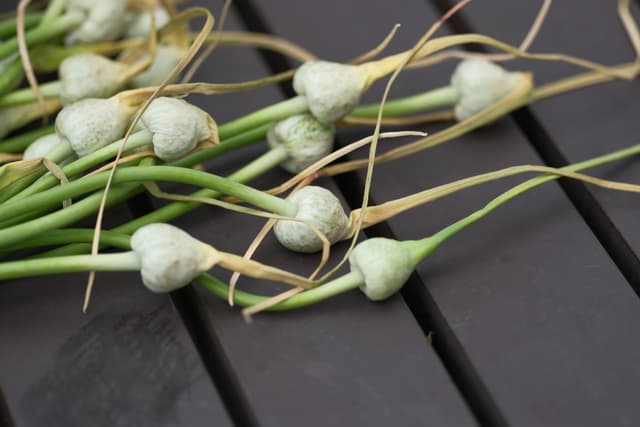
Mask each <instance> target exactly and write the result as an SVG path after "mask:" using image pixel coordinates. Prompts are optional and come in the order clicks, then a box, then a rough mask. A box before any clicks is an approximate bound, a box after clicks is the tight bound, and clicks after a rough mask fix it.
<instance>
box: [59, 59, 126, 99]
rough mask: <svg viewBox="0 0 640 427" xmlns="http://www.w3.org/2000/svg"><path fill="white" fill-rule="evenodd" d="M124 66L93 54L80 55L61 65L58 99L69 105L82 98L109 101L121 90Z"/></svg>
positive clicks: (66, 60)
mask: <svg viewBox="0 0 640 427" xmlns="http://www.w3.org/2000/svg"><path fill="white" fill-rule="evenodd" d="M126 70H127V66H126V65H124V64H121V63H119V62H115V61H112V60H110V59H108V58H106V57H104V56H101V55H96V54H94V53H80V54H77V55H73V56H70V57H68V58H66V59H65V60H64V61H62V63H61V64H60V68H59V75H60V85H61V86H60V98H61V99H62V102H63V103H64V104H65V105H66V104H71V103H72V102H76V101H79V100H81V99H85V98H108V97H110V96H111V95H114V94H116V93H117V92H118V90H119V89H120V88H121V87H122V86H123V83H124V82H123V78H122V75H123V73H125V72H126Z"/></svg>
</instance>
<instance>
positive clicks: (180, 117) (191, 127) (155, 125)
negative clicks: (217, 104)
mask: <svg viewBox="0 0 640 427" xmlns="http://www.w3.org/2000/svg"><path fill="white" fill-rule="evenodd" d="M212 122H213V120H212V119H211V117H210V116H209V115H208V114H207V113H206V112H204V111H202V110H201V109H199V108H198V107H196V106H195V105H192V104H189V103H188V102H186V101H183V100H182V99H177V98H168V97H160V98H156V99H154V100H153V101H152V102H151V104H150V105H149V108H147V110H146V111H145V112H144V113H143V114H142V117H141V118H140V127H141V128H143V129H148V130H149V131H151V133H153V151H154V152H155V153H156V156H158V157H159V158H160V159H162V160H166V161H172V160H177V159H179V158H181V157H183V156H184V155H185V154H187V153H189V152H190V151H191V150H193V149H194V148H195V147H196V145H197V144H198V143H199V142H200V141H204V140H207V139H209V138H211V137H212V126H214V127H215V124H213V123H212Z"/></svg>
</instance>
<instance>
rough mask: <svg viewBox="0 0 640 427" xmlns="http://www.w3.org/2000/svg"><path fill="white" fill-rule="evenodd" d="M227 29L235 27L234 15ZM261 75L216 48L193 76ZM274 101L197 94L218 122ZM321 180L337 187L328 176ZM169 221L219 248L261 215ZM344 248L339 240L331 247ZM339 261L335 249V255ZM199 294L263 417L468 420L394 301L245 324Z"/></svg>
mask: <svg viewBox="0 0 640 427" xmlns="http://www.w3.org/2000/svg"><path fill="white" fill-rule="evenodd" d="M227 27H228V28H238V22H237V19H236V15H235V14H234V13H232V14H231V15H230V17H229V20H228V25H227ZM215 64H223V66H216V65H215ZM256 73H257V74H258V75H256ZM266 74H268V70H267V69H266V67H265V66H264V64H263V63H262V61H261V59H260V58H259V56H258V55H257V53H256V52H250V51H244V50H240V49H238V48H224V47H220V48H219V49H218V50H217V51H216V52H215V53H214V55H213V56H212V58H211V61H210V62H208V63H207V65H206V66H205V67H204V69H203V70H202V72H200V73H199V75H198V76H197V77H196V78H195V79H196V80H198V79H205V78H206V79H207V80H209V81H241V80H246V79H249V78H256V77H258V76H259V75H266ZM194 99H195V98H194ZM280 99H282V96H281V95H280V94H279V92H278V90H277V88H267V89H263V90H260V91H256V92H247V93H243V94H237V95H234V96H232V97H228V100H225V101H224V102H223V101H222V100H221V99H219V98H217V97H209V98H206V99H204V98H200V99H197V102H198V103H199V104H200V105H201V106H203V107H204V108H206V109H207V110H208V111H210V112H211V113H212V114H213V115H214V117H216V119H220V121H223V119H221V117H222V113H223V112H224V113H226V114H227V115H229V114H230V115H231V117H235V116H238V115H241V114H243V113H244V112H246V111H250V110H251V109H254V108H256V107H258V106H264V105H267V104H270V103H273V102H277V101H278V100H280ZM218 113H220V115H217V114H218ZM225 118H226V117H225ZM264 150H265V146H264V144H260V145H259V146H257V147H251V148H249V149H245V150H242V152H241V153H238V154H236V155H233V156H229V157H227V156H225V157H224V158H222V159H219V160H217V161H212V162H209V163H208V169H209V170H212V171H216V172H218V173H227V172H230V171H232V170H234V169H235V168H237V167H240V166H241V165H242V164H243V163H245V162H246V160H247V158H251V157H255V156H256V155H258V154H259V153H261V152H263V151H264ZM285 178H286V175H285V174H284V173H283V172H280V171H274V172H272V173H269V174H267V175H266V176H265V177H264V178H262V179H260V180H257V181H256V185H257V186H258V187H261V188H266V187H268V186H269V185H272V184H274V183H279V182H281V181H283V180H284V179H285ZM325 184H326V185H328V186H329V187H330V188H332V189H333V190H335V186H334V185H333V184H332V183H331V182H325ZM174 223H175V224H177V225H179V226H183V227H185V228H186V229H188V230H189V231H190V232H192V233H193V234H194V235H196V236H198V237H199V238H202V239H203V240H206V241H208V242H210V243H211V244H213V245H215V246H216V247H217V248H219V249H222V250H229V251H233V252H235V253H242V251H243V250H244V249H245V248H246V246H247V245H248V243H249V242H250V240H251V238H252V237H253V236H254V235H255V233H256V232H257V231H258V230H259V227H260V225H261V224H262V221H261V220H260V221H259V220H256V219H253V218H245V217H242V216H240V215H237V214H228V213H221V212H220V211H219V210H216V209H213V208H206V207H203V208H200V209H198V210H197V211H194V212H192V213H191V214H189V215H186V216H184V217H182V218H180V219H178V220H176V221H174ZM263 248H264V249H263V250H261V251H260V252H259V253H258V255H257V258H258V259H260V260H262V261H264V262H267V263H270V264H275V265H279V266H283V267H285V268H291V269H292V270H294V271H297V272H306V273H308V272H310V271H311V270H312V269H313V267H314V265H315V263H317V261H318V258H317V256H292V254H291V253H289V252H286V251H285V250H284V249H282V248H281V247H279V246H278V244H277V243H276V242H275V241H274V240H273V239H271V238H270V239H268V240H267V241H266V242H265V243H264V245H263ZM344 249H345V246H344V245H341V246H339V247H337V248H336V250H335V254H336V255H339V254H340V253H342V251H344ZM336 260H337V258H336V256H334V257H333V258H332V262H333V263H335V262H336ZM216 274H217V275H220V277H223V278H226V277H228V276H226V275H224V274H223V273H222V272H220V271H217V272H216ZM241 286H242V288H245V289H252V290H254V291H256V292H261V293H268V292H270V289H281V290H282V289H284V288H282V287H279V288H274V287H273V286H272V285H271V284H268V283H264V282H251V281H248V280H243V281H242V282H241ZM198 293H199V294H200V295H201V296H202V297H203V298H204V299H205V301H206V304H207V306H208V307H209V308H210V322H211V323H210V327H211V328H213V329H214V330H215V333H216V335H217V336H218V337H219V340H220V342H221V343H222V346H223V350H224V352H225V354H226V355H227V358H228V359H229V363H230V365H231V367H232V369H233V371H234V375H235V376H236V378H237V380H238V384H239V385H240V387H241V388H242V393H243V394H244V395H245V396H246V398H247V401H248V403H249V405H250V408H251V411H252V412H253V415H254V417H255V418H256V419H257V420H258V421H259V423H260V424H261V425H266V426H268V425H278V426H279V425H302V424H303V423H304V425H311V426H315V425H317V426H321V425H323V426H324V425H330V424H349V425H352V424H353V425H360V424H365V423H366V424H368V425H389V424H390V423H392V422H393V423H400V424H419V423H422V421H423V420H425V419H429V420H433V422H434V424H437V425H455V426H459V425H474V424H475V422H474V421H473V418H472V417H471V415H470V413H469V411H468V409H467V408H466V406H465V404H464V402H463V400H462V399H461V398H460V396H459V395H458V393H457V391H456V390H455V387H454V386H453V384H452V383H451V380H450V379H449V377H448V375H447V373H446V372H445V370H444V369H443V368H442V366H441V364H440V362H439V360H438V358H437V356H436V355H435V354H434V353H433V351H432V349H431V348H430V346H429V344H428V342H427V339H426V337H425V336H424V334H423V333H422V331H421V330H420V328H419V327H418V325H417V324H416V322H415V319H414V318H413V316H412V315H411V313H410V312H409V310H408V309H407V308H406V306H405V305H404V304H403V303H402V301H400V300H395V301H392V302H390V303H389V304H383V305H381V306H380V307H373V306H371V305H370V304H368V303H367V302H366V301H364V300H363V299H362V298H360V296H358V295H347V296H345V297H342V298H337V299H336V300H335V301H334V302H330V303H327V304H323V305H320V306H318V307H315V308H311V309H309V310H301V311H299V312H292V313H283V314H274V315H270V314H264V315H259V316H257V317H256V318H255V321H254V323H253V324H251V325H247V324H246V323H245V322H244V320H243V319H242V317H241V316H240V314H239V312H238V310H235V309H230V308H229V307H227V306H226V302H224V301H221V300H219V299H217V298H216V297H213V296H211V295H209V294H207V293H206V292H205V291H201V290H200V289H199V290H198Z"/></svg>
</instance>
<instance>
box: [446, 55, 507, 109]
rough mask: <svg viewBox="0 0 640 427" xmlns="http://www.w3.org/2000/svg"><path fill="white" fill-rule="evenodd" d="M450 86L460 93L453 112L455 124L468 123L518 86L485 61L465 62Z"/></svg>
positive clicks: (494, 65)
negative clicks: (465, 121) (463, 121)
mask: <svg viewBox="0 0 640 427" xmlns="http://www.w3.org/2000/svg"><path fill="white" fill-rule="evenodd" d="M451 84H452V85H453V86H454V87H455V88H456V89H457V90H458V92H459V93H460V99H459V100H458V103H457V104H456V106H455V108H454V114H455V117H456V119H457V120H458V121H461V120H465V119H468V118H469V117H471V116H473V115H474V114H476V113H478V112H480V111H482V110H484V109H485V108H487V107H489V106H491V105H492V104H493V103H495V102H496V101H498V100H500V99H501V98H502V97H504V96H505V95H506V94H508V93H509V92H510V91H511V90H512V89H513V88H514V87H515V85H516V84H517V78H516V77H515V75H514V73H510V72H508V71H506V70H505V69H504V68H502V67H500V66H499V65H496V64H494V63H493V62H490V61H487V60H484V59H465V60H463V61H461V62H460V64H458V66H457V67H456V69H455V71H454V73H453V75H452V77H451Z"/></svg>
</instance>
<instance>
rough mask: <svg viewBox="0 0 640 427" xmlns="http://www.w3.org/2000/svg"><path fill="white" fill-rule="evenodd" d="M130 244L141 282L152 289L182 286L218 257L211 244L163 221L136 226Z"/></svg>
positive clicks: (157, 291) (158, 291)
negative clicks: (137, 261)
mask: <svg viewBox="0 0 640 427" xmlns="http://www.w3.org/2000/svg"><path fill="white" fill-rule="evenodd" d="M131 247H132V249H133V250H134V252H135V253H136V254H138V256H139V257H140V261H141V265H142V267H141V269H140V273H141V275H142V282H143V283H144V285H145V286H146V287H147V288H149V290H151V291H152V292H155V293H162V292H171V291H174V290H176V289H179V288H181V287H183V286H186V285H187V284H189V282H191V281H192V280H193V279H194V278H195V277H196V276H198V275H199V274H200V273H203V272H205V271H207V270H209V269H210V268H211V267H213V265H214V264H215V263H216V261H217V259H218V257H217V252H216V251H215V249H213V248H212V247H211V246H208V245H206V244H204V243H202V242H201V241H199V240H197V239H194V238H193V237H191V236H190V235H189V234H187V233H185V232H184V231H182V230H180V229H179V228H177V227H174V226H172V225H169V224H163V223H155V224H149V225H145V226H143V227H140V228H139V229H138V231H136V232H135V233H134V234H133V236H131Z"/></svg>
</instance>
